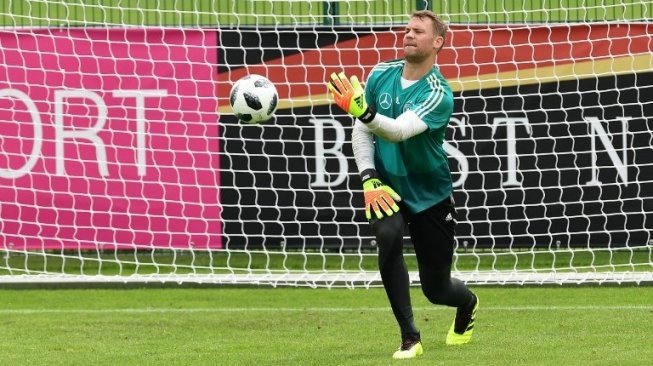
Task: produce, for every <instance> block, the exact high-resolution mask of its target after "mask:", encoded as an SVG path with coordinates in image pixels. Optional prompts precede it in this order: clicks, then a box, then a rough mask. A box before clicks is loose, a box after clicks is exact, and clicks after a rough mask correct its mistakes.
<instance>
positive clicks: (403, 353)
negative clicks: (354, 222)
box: [371, 213, 424, 359]
mask: <svg viewBox="0 0 653 366" xmlns="http://www.w3.org/2000/svg"><path fill="white" fill-rule="evenodd" d="M371 225H372V231H373V232H374V235H375V237H376V242H377V245H378V248H379V271H380V272H381V280H382V281H383V287H384V288H385V292H386V294H387V295H388V300H390V306H391V307H392V312H393V313H394V315H395V319H397V323H399V328H400V329H401V346H399V350H397V351H396V352H395V353H394V354H393V355H392V357H393V358H395V359H404V358H414V357H417V356H420V355H422V353H423V352H424V351H423V349H422V342H421V339H420V334H419V330H418V329H417V328H416V327H415V323H414V322H413V308H412V306H411V303H410V278H409V277H408V269H407V268H406V262H404V255H403V236H404V228H405V221H404V218H403V216H402V215H401V213H398V214H394V215H392V216H390V217H385V218H383V219H381V220H372V221H371Z"/></svg>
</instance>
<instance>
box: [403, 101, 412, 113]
mask: <svg viewBox="0 0 653 366" xmlns="http://www.w3.org/2000/svg"><path fill="white" fill-rule="evenodd" d="M411 109H413V103H412V102H407V103H406V104H404V112H406V111H409V110H411Z"/></svg>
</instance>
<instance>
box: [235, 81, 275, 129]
mask: <svg viewBox="0 0 653 366" xmlns="http://www.w3.org/2000/svg"><path fill="white" fill-rule="evenodd" d="M229 102H230V104H231V109H232V110H233V112H234V115H235V116H236V117H238V119H239V120H241V121H243V122H246V123H262V122H266V121H269V120H270V119H271V118H272V117H273V116H274V112H275V111H276V110H277V104H278V103H279V94H278V93H277V88H276V87H275V86H274V84H272V82H270V80H268V79H267V78H266V77H264V76H261V75H256V74H250V75H247V76H245V77H243V78H241V79H240V80H238V81H236V83H235V84H234V85H233V87H232V88H231V93H230V94H229Z"/></svg>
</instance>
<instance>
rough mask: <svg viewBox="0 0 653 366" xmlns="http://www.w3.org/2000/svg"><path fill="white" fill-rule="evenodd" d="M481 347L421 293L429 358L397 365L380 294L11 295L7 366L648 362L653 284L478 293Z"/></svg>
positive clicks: (0, 319) (226, 290) (420, 316)
mask: <svg viewBox="0 0 653 366" xmlns="http://www.w3.org/2000/svg"><path fill="white" fill-rule="evenodd" d="M474 290H475V291H476V292H477V293H478V294H479V296H480V299H481V308H480V310H479V315H478V318H477V326H476V332H475V335H474V339H473V341H472V343H470V344H468V345H465V346H460V347H456V348H452V347H447V346H445V345H444V338H445V335H446V331H447V329H448V327H449V325H450V322H451V320H452V318H453V315H454V310H453V309H448V308H443V307H439V306H432V305H430V304H428V303H427V301H426V300H425V299H424V297H423V296H421V293H420V291H419V289H417V288H415V289H414V292H413V300H414V301H413V304H414V307H415V316H416V320H417V323H418V325H419V327H420V328H421V331H422V340H423V343H424V348H425V354H424V356H423V357H422V358H421V359H418V360H408V361H394V360H392V359H391V355H392V352H393V351H394V350H395V348H396V347H397V346H398V342H399V338H398V334H397V333H398V331H397V328H396V326H395V323H394V318H393V317H392V314H391V312H390V310H389V307H388V305H387V301H386V299H385V295H384V293H383V290H382V289H370V290H323V289H320V290H314V289H295V288H277V289H270V288H232V287H206V288H149V289H57V290H47V289H2V290H0V299H2V301H0V329H1V331H0V334H2V337H0V365H284V366H285V365H392V364H410V365H610V366H613V365H638V366H639V365H645V364H650V362H651V360H653V348H652V347H651V339H650V336H651V334H652V333H651V328H653V291H652V289H651V288H650V287H646V286H641V287H601V286H599V287H476V288H474Z"/></svg>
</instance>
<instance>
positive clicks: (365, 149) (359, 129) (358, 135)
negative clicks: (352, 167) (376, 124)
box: [351, 120, 375, 173]
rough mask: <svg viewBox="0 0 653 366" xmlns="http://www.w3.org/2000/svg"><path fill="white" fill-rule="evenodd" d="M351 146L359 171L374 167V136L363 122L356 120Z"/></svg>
mask: <svg viewBox="0 0 653 366" xmlns="http://www.w3.org/2000/svg"><path fill="white" fill-rule="evenodd" d="M351 148H352V150H353V151H354V160H356V166H357V167H358V172H359V173H361V172H362V171H364V170H367V169H374V168H375V165H374V136H373V135H372V132H371V131H370V130H369V129H368V128H367V127H365V125H364V124H363V122H361V121H359V120H356V121H355V122H354V128H353V130H352V132H351Z"/></svg>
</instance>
